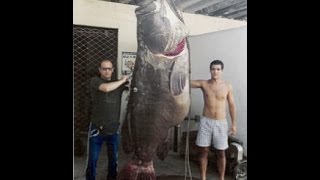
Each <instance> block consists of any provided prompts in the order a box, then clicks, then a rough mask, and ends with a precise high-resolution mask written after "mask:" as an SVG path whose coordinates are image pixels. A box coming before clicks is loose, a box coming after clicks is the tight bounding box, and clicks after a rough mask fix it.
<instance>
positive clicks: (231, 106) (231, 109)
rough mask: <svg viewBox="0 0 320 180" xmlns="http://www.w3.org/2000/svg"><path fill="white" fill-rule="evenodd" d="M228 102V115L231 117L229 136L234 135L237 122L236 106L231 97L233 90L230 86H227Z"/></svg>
mask: <svg viewBox="0 0 320 180" xmlns="http://www.w3.org/2000/svg"><path fill="white" fill-rule="evenodd" d="M227 100H228V105H229V113H230V117H231V128H230V132H229V133H230V134H231V135H235V134H236V132H237V124H236V123H237V121H236V105H235V102H234V97H233V89H232V86H231V84H230V85H229V92H228V96H227Z"/></svg>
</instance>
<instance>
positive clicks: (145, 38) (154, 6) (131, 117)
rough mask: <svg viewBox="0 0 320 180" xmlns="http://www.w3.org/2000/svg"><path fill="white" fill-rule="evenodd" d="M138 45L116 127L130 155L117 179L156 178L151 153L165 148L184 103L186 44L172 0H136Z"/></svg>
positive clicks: (187, 84) (187, 92)
mask: <svg viewBox="0 0 320 180" xmlns="http://www.w3.org/2000/svg"><path fill="white" fill-rule="evenodd" d="M135 2H136V4H137V5H138V7H137V9H136V10H135V13H136V17H137V41H138V50H137V58H136V63H135V66H134V70H133V74H132V81H131V85H130V95H129V101H128V105H127V113H126V117H125V120H124V122H123V124H122V127H121V141H122V145H123V149H124V152H125V153H133V157H132V159H131V160H130V161H128V162H127V163H126V164H125V165H124V166H123V167H122V169H121V170H120V172H119V175H118V179H121V180H123V179H130V180H133V179H156V174H155V170H154V167H153V158H154V156H155V155H157V156H158V157H159V158H160V159H161V160H164V159H165V157H166V156H167V154H168V151H169V148H168V132H169V129H170V128H171V127H173V126H175V125H178V124H179V123H181V122H182V121H183V120H184V118H185V117H186V116H187V114H188V112H189V108H190V82H189V79H190V77H189V75H190V73H189V67H190V61H189V50H188V41H187V34H188V31H187V28H186V26H185V24H184V21H183V18H182V13H181V12H180V11H178V9H177V7H176V6H175V4H174V2H173V1H172V0H136V1H135Z"/></svg>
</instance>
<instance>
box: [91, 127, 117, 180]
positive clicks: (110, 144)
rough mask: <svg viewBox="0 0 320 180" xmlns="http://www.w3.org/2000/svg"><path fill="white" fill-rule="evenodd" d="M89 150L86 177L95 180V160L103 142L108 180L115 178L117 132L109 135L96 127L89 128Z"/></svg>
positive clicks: (96, 160)
mask: <svg viewBox="0 0 320 180" xmlns="http://www.w3.org/2000/svg"><path fill="white" fill-rule="evenodd" d="M89 134H90V136H89V139H88V140H89V152H88V156H89V157H88V164H87V169H86V179H87V180H95V178H96V169H97V162H98V158H99V154H100V150H101V147H102V144H103V142H104V141H105V142H106V145H107V152H108V153H107V154H108V180H110V179H116V178H117V167H118V145H119V132H116V133H114V134H111V135H101V134H99V131H98V129H97V128H95V127H93V128H90V132H89Z"/></svg>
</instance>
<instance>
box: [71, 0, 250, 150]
mask: <svg viewBox="0 0 320 180" xmlns="http://www.w3.org/2000/svg"><path fill="white" fill-rule="evenodd" d="M136 7H137V6H133V5H126V4H120V3H112V2H106V1H98V0H73V24H76V25H87V26H97V27H106V28H115V29H118V67H117V68H118V76H119V75H120V73H121V72H122V69H121V65H122V62H121V54H122V52H124V51H129V52H135V51H136V50H137V38H136V16H135V12H134V10H135V8H136ZM183 16H184V20H185V23H186V25H187V27H188V29H189V32H190V44H191V65H192V70H191V71H192V78H210V76H209V71H208V66H209V64H208V63H209V62H211V60H212V59H214V58H219V59H222V60H223V61H224V63H225V70H224V77H225V79H227V80H230V81H231V82H232V84H233V86H234V91H235V98H236V99H235V100H236V105H237V108H238V109H237V110H238V122H239V127H238V134H237V136H238V137H240V139H242V140H244V141H245V151H246V143H247V142H246V139H247V138H246V130H247V124H246V117H247V116H246V113H247V106H246V104H247V99H246V82H247V81H246V75H247V74H246V67H247V66H246V65H247V64H246V62H247V61H246V57H247V54H246V42H247V41H246V38H247V36H246V26H247V22H245V21H237V20H230V19H224V18H217V17H209V16H204V15H197V14H189V13H183ZM239 27H244V28H239ZM234 28H235V29H234ZM228 29H229V30H228ZM225 30H226V31H225ZM212 32H217V33H213V34H206V33H212ZM194 44H198V45H199V46H198V47H197V45H194ZM204 52H208V53H207V54H206V56H204V55H205V53H204ZM197 93H200V91H199V92H196V91H192V110H191V111H192V115H194V114H199V115H201V114H202V104H203V101H202V100H201V99H202V96H201V97H198V96H197V95H196V94H197ZM195 95H196V96H195ZM194 96H195V97H194ZM125 98H126V94H125V95H124V96H123V102H124V103H122V113H121V119H123V117H124V108H125V106H126V101H125ZM200 109H201V111H200ZM195 126H196V125H193V127H195Z"/></svg>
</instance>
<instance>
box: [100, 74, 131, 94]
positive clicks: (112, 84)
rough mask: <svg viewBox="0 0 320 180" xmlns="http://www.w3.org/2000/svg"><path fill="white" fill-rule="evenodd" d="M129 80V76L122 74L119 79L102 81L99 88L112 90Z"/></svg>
mask: <svg viewBox="0 0 320 180" xmlns="http://www.w3.org/2000/svg"><path fill="white" fill-rule="evenodd" d="M127 81H128V76H126V75H125V76H122V78H121V79H120V80H118V81H114V82H110V83H102V84H101V85H100V86H99V90H100V91H102V92H110V91H113V90H115V89H117V88H118V87H120V86H121V85H122V84H124V83H126V82H127Z"/></svg>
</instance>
